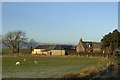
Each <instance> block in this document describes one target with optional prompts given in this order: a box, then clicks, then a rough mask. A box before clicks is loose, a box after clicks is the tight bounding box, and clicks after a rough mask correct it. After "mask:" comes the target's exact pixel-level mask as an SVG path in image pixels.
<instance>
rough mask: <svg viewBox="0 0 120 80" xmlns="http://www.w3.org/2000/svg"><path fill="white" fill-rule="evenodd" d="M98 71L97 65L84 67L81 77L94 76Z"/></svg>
mask: <svg viewBox="0 0 120 80" xmlns="http://www.w3.org/2000/svg"><path fill="white" fill-rule="evenodd" d="M97 73H98V69H97V68H96V67H95V66H92V67H88V68H85V69H82V70H81V71H80V77H93V76H95V75H96V74H97Z"/></svg>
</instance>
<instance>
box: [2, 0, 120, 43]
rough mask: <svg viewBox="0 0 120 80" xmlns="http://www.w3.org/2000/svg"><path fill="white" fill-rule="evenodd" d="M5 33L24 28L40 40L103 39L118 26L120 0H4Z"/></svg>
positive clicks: (62, 41) (28, 33)
mask: <svg viewBox="0 0 120 80" xmlns="http://www.w3.org/2000/svg"><path fill="white" fill-rule="evenodd" d="M2 26H3V27H2V32H3V35H5V34H6V33H7V32H9V31H16V30H21V31H24V32H25V33H26V37H28V38H29V39H31V38H33V39H35V40H36V41H37V42H41V43H59V44H75V45H76V44H77V43H78V41H79V40H80V38H82V39H83V40H85V41H96V42H98V41H100V40H101V38H102V37H103V36H104V35H105V34H107V33H109V32H110V31H113V30H114V29H117V28H118V3H117V2H3V3H2Z"/></svg>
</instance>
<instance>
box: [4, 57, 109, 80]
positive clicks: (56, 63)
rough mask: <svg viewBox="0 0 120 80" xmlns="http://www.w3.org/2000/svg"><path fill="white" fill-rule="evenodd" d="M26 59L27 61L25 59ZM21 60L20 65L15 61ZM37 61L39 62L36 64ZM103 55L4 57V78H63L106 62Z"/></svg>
mask: <svg viewBox="0 0 120 80" xmlns="http://www.w3.org/2000/svg"><path fill="white" fill-rule="evenodd" d="M24 59H25V60H26V61H24ZM17 61H19V62H20V65H19V66H16V65H15V63H16V62H17ZM35 61H37V64H35ZM106 61H107V59H106V58H103V57H99V58H90V57H79V56H19V57H3V58H2V77H3V78H61V77H62V76H63V75H64V73H66V72H79V71H80V70H81V69H83V68H87V67H89V66H93V65H95V66H98V65H101V64H103V63H104V62H106Z"/></svg>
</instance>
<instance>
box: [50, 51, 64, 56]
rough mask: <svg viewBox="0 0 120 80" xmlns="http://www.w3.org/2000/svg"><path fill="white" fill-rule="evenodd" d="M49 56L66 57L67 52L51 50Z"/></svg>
mask: <svg viewBox="0 0 120 80" xmlns="http://www.w3.org/2000/svg"><path fill="white" fill-rule="evenodd" d="M48 55H65V50H50V51H48Z"/></svg>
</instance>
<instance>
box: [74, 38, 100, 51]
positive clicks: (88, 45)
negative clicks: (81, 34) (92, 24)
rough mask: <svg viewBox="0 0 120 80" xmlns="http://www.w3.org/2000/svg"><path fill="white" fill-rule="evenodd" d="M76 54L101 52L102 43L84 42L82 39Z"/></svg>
mask: <svg viewBox="0 0 120 80" xmlns="http://www.w3.org/2000/svg"><path fill="white" fill-rule="evenodd" d="M76 52H77V53H79V52H88V53H90V52H101V43H100V42H91V41H83V40H82V39H80V41H79V43H78V44H77V46H76Z"/></svg>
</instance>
